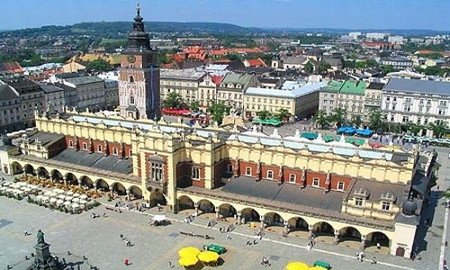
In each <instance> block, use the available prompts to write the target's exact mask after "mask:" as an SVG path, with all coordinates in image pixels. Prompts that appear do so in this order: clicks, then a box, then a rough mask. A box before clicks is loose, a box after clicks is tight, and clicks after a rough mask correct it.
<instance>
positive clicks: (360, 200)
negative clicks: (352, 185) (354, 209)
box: [355, 197, 363, 206]
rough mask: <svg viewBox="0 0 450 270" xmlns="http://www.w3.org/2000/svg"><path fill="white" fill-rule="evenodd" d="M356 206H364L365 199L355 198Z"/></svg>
mask: <svg viewBox="0 0 450 270" xmlns="http://www.w3.org/2000/svg"><path fill="white" fill-rule="evenodd" d="M355 205H356V206H362V205H363V198H359V197H357V198H355Z"/></svg>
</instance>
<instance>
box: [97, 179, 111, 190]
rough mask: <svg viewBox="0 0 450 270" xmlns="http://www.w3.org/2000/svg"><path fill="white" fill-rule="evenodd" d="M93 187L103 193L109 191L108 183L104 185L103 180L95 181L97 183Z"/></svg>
mask: <svg viewBox="0 0 450 270" xmlns="http://www.w3.org/2000/svg"><path fill="white" fill-rule="evenodd" d="M95 187H96V188H97V189H98V190H100V191H103V192H107V191H109V185H108V183H106V181H105V180H103V179H98V180H97V183H96V184H95Z"/></svg>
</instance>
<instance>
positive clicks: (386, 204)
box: [381, 202, 391, 211]
mask: <svg viewBox="0 0 450 270" xmlns="http://www.w3.org/2000/svg"><path fill="white" fill-rule="evenodd" d="M389 208H391V203H390V202H382V203H381V209H382V210H384V211H389Z"/></svg>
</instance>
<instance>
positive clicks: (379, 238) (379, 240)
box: [366, 232, 390, 247]
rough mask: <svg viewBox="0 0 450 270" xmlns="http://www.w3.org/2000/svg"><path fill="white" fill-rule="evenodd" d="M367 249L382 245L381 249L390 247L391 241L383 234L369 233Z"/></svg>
mask: <svg viewBox="0 0 450 270" xmlns="http://www.w3.org/2000/svg"><path fill="white" fill-rule="evenodd" d="M366 244H367V247H370V246H377V244H380V246H381V247H389V246H390V241H389V238H388V237H387V236H386V235H385V234H384V233H382V232H372V233H369V234H368V235H367V237H366Z"/></svg>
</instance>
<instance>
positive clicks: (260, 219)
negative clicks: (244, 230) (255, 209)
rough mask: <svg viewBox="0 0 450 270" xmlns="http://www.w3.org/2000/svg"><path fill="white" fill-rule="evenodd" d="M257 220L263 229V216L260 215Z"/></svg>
mask: <svg viewBox="0 0 450 270" xmlns="http://www.w3.org/2000/svg"><path fill="white" fill-rule="evenodd" d="M259 221H260V225H259V226H260V227H261V230H263V229H264V216H260V217H259Z"/></svg>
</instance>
